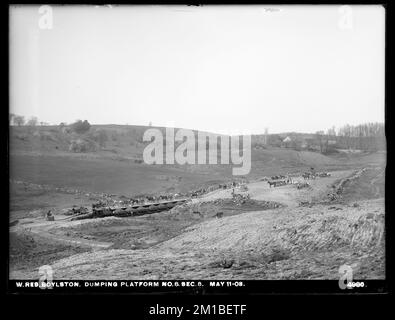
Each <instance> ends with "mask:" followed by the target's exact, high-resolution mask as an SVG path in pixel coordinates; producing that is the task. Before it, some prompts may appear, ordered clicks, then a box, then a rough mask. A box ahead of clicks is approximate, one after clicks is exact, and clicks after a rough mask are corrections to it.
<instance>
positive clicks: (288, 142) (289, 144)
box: [282, 136, 292, 148]
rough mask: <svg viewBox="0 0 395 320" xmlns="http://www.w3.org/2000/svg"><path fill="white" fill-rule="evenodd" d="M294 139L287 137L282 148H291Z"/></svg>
mask: <svg viewBox="0 0 395 320" xmlns="http://www.w3.org/2000/svg"><path fill="white" fill-rule="evenodd" d="M291 143H292V139H291V138H290V137H289V136H287V137H286V138H285V139H284V140H283V141H282V146H283V147H285V148H289V147H290V146H291Z"/></svg>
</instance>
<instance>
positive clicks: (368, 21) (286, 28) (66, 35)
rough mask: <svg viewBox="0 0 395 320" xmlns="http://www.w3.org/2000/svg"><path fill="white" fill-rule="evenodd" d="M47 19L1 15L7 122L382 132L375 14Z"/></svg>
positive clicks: (200, 12)
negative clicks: (6, 30) (6, 53)
mask: <svg viewBox="0 0 395 320" xmlns="http://www.w3.org/2000/svg"><path fill="white" fill-rule="evenodd" d="M50 8H51V9H52V11H46V9H43V8H41V9H40V7H39V6H11V7H10V112H12V113H15V114H19V115H23V116H25V117H26V118H27V119H28V118H29V117H31V116H36V117H38V118H39V120H40V121H44V122H48V123H51V124H59V123H60V122H66V123H72V122H74V121H75V120H77V119H82V120H85V119H87V120H88V121H89V122H90V123H91V124H135V125H148V124H149V123H150V122H151V123H152V125H154V126H171V127H181V128H188V129H197V130H204V131H210V132H216V133H222V134H238V133H245V132H251V133H256V134H258V133H263V132H264V131H265V128H268V130H269V133H278V132H291V131H295V132H306V133H307V132H316V131H318V130H326V129H328V128H330V127H332V126H336V127H339V126H342V125H344V124H360V123H364V122H376V121H377V122H384V90H385V88H384V86H385V82H384V77H385V9H384V8H383V7H382V6H371V5H369V6H367V5H365V6H350V7H346V8H344V7H341V6H338V5H329V6H326V5H315V6H252V5H250V6H224V5H222V6H203V7H188V6H93V5H91V6H51V7H50ZM49 12H52V20H51V19H50V15H49ZM43 21H44V22H43ZM48 21H52V24H51V23H50V22H48ZM46 27H48V28H46Z"/></svg>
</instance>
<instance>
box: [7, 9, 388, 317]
mask: <svg viewBox="0 0 395 320" xmlns="http://www.w3.org/2000/svg"><path fill="white" fill-rule="evenodd" d="M8 14H9V107H8V109H9V141H8V143H9V145H8V157H9V170H8V171H9V182H8V183H9V259H8V262H9V265H8V271H9V272H8V273H9V280H10V281H14V282H15V281H16V284H15V285H16V286H17V287H19V288H23V290H25V291H26V290H29V286H30V287H33V288H32V290H33V289H34V290H36V291H40V290H42V291H44V290H47V291H48V290H52V292H54V293H56V291H57V290H60V289H58V288H57V287H56V284H57V281H58V280H62V281H64V284H63V282H62V286H67V281H69V282H70V286H74V287H75V288H74V290H76V292H78V290H80V291H81V292H82V291H84V290H97V291H99V292H100V290H101V289H104V290H109V288H108V287H109V286H110V287H111V286H114V287H116V288H113V289H114V290H125V291H126V292H132V291H134V290H146V291H147V292H148V291H150V290H151V291H155V290H159V291H166V290H169V291H171V290H192V291H193V290H197V291H199V290H200V291H202V290H203V291H205V292H210V290H223V291H231V290H235V291H237V290H244V292H247V291H248V290H249V289H248V288H249V287H248V286H249V285H252V283H255V286H257V283H259V281H278V280H287V281H288V280H290V281H293V280H303V281H305V283H309V281H310V280H312V281H314V280H330V281H331V282H330V283H331V284H333V285H332V289H331V291H336V292H339V293H343V292H347V293H350V292H356V291H358V292H364V290H369V289H370V290H373V285H372V283H373V282H370V281H384V280H386V272H387V270H386V223H385V221H386V214H385V209H386V206H385V177H386V163H387V141H386V131H385V125H386V124H385V119H386V108H385V107H386V105H385V101H386V99H385V98H386V96H385V85H386V83H385V66H386V64H385V62H386V61H385V45H386V41H385V40H386V33H385V32H386V30H385V29H386V28H385V26H386V8H385V6H383V5H340V4H339V5H263V4H262V5H164V4H163V5H94V4H90V5H55V4H54V5H48V4H46V5H39V4H37V5H10V6H9V12H8ZM311 283H313V282H311ZM54 284H55V287H54ZM51 286H52V287H51ZM138 286H140V288H138ZM158 286H159V288H158ZM162 286H163V287H162ZM102 287H106V288H102ZM122 287H124V288H122ZM242 288H244V289H242ZM15 290H16V291H17V290H18V289H17V288H16V289H15ZM254 290H257V289H254ZM271 290H272V289H271ZM273 290H274V291H275V289H273ZM353 290H354V291H353ZM258 291H259V290H258ZM158 312H159V311H158Z"/></svg>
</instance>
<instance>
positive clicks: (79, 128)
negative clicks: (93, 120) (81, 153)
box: [71, 120, 91, 134]
mask: <svg viewBox="0 0 395 320" xmlns="http://www.w3.org/2000/svg"><path fill="white" fill-rule="evenodd" d="M71 128H72V129H73V131H74V132H75V133H78V134H83V133H85V132H88V131H89V129H90V128H91V125H90V123H89V122H88V121H87V120H84V121H82V120H77V121H76V122H74V123H73V124H72V125H71Z"/></svg>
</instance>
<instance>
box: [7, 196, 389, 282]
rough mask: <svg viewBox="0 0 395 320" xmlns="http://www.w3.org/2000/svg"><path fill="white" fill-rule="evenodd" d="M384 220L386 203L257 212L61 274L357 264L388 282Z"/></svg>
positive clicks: (213, 274) (182, 274)
mask: <svg viewBox="0 0 395 320" xmlns="http://www.w3.org/2000/svg"><path fill="white" fill-rule="evenodd" d="M383 219H384V207H383V205H382V201H381V200H372V201H365V202H363V203H361V204H360V206H359V207H353V206H341V205H339V206H338V207H333V208H331V207H329V206H315V207H314V208H294V209H292V210H290V208H283V209H278V210H269V211H257V212H249V213H245V214H242V215H235V216H229V217H225V218H222V219H214V220H210V221H206V222H202V223H200V224H198V225H194V226H191V227H190V228H188V229H187V230H186V232H184V233H182V234H181V235H179V236H177V237H175V238H172V239H170V240H167V241H165V242H163V243H159V244H157V245H155V246H153V247H151V248H148V249H146V250H101V251H96V252H92V253H83V254H79V255H75V256H71V257H69V258H66V259H62V260H59V261H57V262H56V263H54V264H53V268H54V274H55V276H57V277H59V278H70V279H76V278H79V279H87V278H89V279H99V278H104V279H116V278H125V279H142V278H143V279H176V278H194V279H214V278H215V279H225V278H229V279H230V278H234V279H236V278H237V279H295V278H305V279H337V278H338V268H339V267H340V266H341V265H342V264H350V265H352V266H353V267H354V269H355V273H356V274H357V275H358V276H360V277H362V278H372V277H378V278H382V277H383V276H384V254H383V248H384V245H383V239H384V236H383V234H384V233H383V232H384V229H383V226H384V224H383ZM361 270H365V271H366V270H368V271H366V272H365V271H364V273H362V271H361ZM12 275H13V276H14V277H17V278H19V277H27V278H29V276H31V274H29V273H26V272H14V273H13V274H12Z"/></svg>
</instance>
